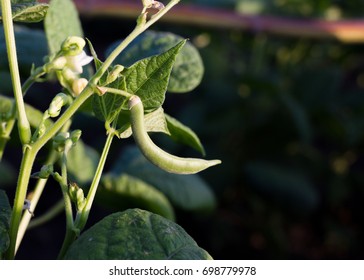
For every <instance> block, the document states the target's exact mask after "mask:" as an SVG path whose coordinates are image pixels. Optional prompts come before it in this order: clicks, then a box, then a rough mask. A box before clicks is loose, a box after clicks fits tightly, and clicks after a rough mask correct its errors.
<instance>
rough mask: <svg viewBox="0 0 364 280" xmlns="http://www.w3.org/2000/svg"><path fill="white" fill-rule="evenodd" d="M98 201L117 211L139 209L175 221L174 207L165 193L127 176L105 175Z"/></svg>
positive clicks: (98, 192)
mask: <svg viewBox="0 0 364 280" xmlns="http://www.w3.org/2000/svg"><path fill="white" fill-rule="evenodd" d="M97 201H98V202H99V203H100V204H102V205H104V206H106V207H108V208H111V209H113V210H116V211H121V210H125V209H128V208H136V207H137V208H141V209H145V210H148V211H151V212H153V213H155V214H158V215H161V216H163V217H165V218H167V219H170V220H174V211H173V208H172V205H171V203H170V202H169V200H168V199H167V198H166V196H165V195H164V194H163V193H161V192H160V191H158V190H157V189H155V188H154V187H152V186H151V185H149V184H147V183H145V182H143V181H142V180H140V179H137V178H135V177H133V176H130V175H127V174H122V175H115V174H105V175H104V176H103V177H102V182H101V185H100V186H99V188H98V189H97Z"/></svg>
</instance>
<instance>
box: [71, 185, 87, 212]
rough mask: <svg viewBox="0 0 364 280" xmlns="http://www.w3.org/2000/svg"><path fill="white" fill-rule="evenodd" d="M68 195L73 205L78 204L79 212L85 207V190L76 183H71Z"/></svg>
mask: <svg viewBox="0 0 364 280" xmlns="http://www.w3.org/2000/svg"><path fill="white" fill-rule="evenodd" d="M68 193H69V195H70V198H71V200H72V202H73V203H75V204H76V209H77V211H78V212H79V211H81V210H82V209H83V207H85V204H86V199H85V195H84V193H83V189H81V188H80V187H79V186H77V184H76V183H71V184H70V186H69V189H68Z"/></svg>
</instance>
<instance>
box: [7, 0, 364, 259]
mask: <svg viewBox="0 0 364 280" xmlns="http://www.w3.org/2000/svg"><path fill="white" fill-rule="evenodd" d="M75 3H76V5H77V6H78V8H79V11H80V14H81V20H82V25H83V28H84V32H85V36H86V37H87V38H89V39H90V40H91V42H92V43H93V45H94V47H95V49H96V50H97V52H98V54H99V55H100V57H101V58H102V54H103V53H104V51H105V50H106V49H107V47H108V46H109V45H110V44H112V43H113V42H114V41H116V40H119V39H121V38H123V37H125V36H126V35H127V34H128V33H129V32H130V31H131V29H132V28H133V26H134V23H135V16H136V14H137V12H138V11H139V10H140V3H139V1H135V0H134V1H123V0H119V1H117V0H114V1H112V0H103V1H96V0H93V1H92V0H83V1H82V0H75ZM363 14H364V2H363V1H362V0H351V1H344V0H305V1H300V0H190V1H187V0H182V1H181V3H180V4H179V5H178V6H177V7H176V8H175V9H174V10H173V11H172V12H171V13H170V14H169V15H168V16H167V17H166V18H165V19H164V20H162V21H161V22H159V23H157V24H156V25H155V26H153V27H152V30H156V31H168V32H173V33H175V34H178V35H180V36H182V37H185V38H189V39H190V42H191V43H193V44H194V45H195V46H196V47H197V48H198V50H199V51H200V54H201V56H202V59H203V62H204V66H205V75H204V78H203V81H202V83H201V84H200V86H198V87H197V88H196V89H195V90H194V91H193V92H191V93H188V94H183V95H179V94H168V95H167V100H166V105H165V110H166V112H168V113H169V114H171V115H173V116H174V117H176V118H178V119H179V120H181V121H182V122H183V123H184V124H186V125H188V126H189V127H190V128H192V129H193V130H194V131H195V132H196V133H197V134H198V135H199V137H200V138H201V141H202V143H203V145H204V147H205V149H206V154H207V158H219V159H221V160H222V162H223V164H222V165H220V166H217V167H213V168H211V169H209V170H207V171H204V172H203V173H201V176H202V177H203V178H204V179H205V180H206V182H208V184H209V185H210V186H211V188H212V189H213V191H214V193H215V194H216V198H217V201H218V205H217V208H216V210H215V211H214V212H212V213H210V214H208V215H202V214H197V215H196V214H191V213H188V212H184V211H177V223H178V224H180V225H181V226H182V227H183V228H185V229H186V231H187V232H188V233H189V234H190V235H191V236H192V237H193V238H194V239H195V240H196V241H197V243H198V244H199V245H200V246H201V247H202V248H204V249H206V250H207V251H208V252H209V253H210V254H211V255H212V256H213V257H214V258H215V259H362V258H363V257H364V254H363V252H364V250H363V249H364V246H363V245H364V244H363V242H364V228H363V220H364V203H363V202H364V176H363V168H364V157H363V156H364V145H363V144H364V48H363V42H364V19H362V17H363ZM97 135H100V139H99V138H98V137H97ZM88 137H89V140H88V142H89V143H90V142H91V143H90V144H91V145H92V144H94V145H95V146H96V147H98V145H99V147H101V145H102V142H103V140H104V132H103V125H102V124H101V123H100V124H99V127H98V126H97V125H93V127H92V133H90V134H89V135H88ZM11 148H12V146H10V149H11ZM115 149H116V150H117V151H119V150H120V147H115ZM183 149H185V148H183V147H181V151H182V152H183ZM181 151H180V152H181ZM187 153H188V151H187ZM115 154H118V153H115ZM49 203H50V204H51V202H49ZM44 207H45V208H46V206H44ZM96 212H97V211H95V213H96ZM94 215H95V217H94V219H96V220H97V219H98V218H99V217H98V216H97V214H94ZM100 217H101V214H100ZM59 219H60V220H59V221H58V222H60V223H62V221H63V220H62V219H63V217H60V218H59ZM52 223H54V224H53V226H54V225H55V224H56V223H57V220H56V221H54V222H51V223H50V227H52ZM32 234H34V235H35V234H38V237H33V239H31V238H29V240H33V241H27V240H25V241H24V242H25V243H24V244H25V247H24V252H25V250H26V248H27V247H26V246H30V247H31V246H32V244H33V245H34V247H36V248H37V249H36V250H40V251H42V250H44V252H43V251H42V252H43V253H42V252H41V257H40V258H48V257H52V256H53V255H52V254H50V253H47V250H48V249H49V247H47V248H42V247H41V245H40V244H42V240H43V241H44V240H47V239H50V240H51V239H53V238H54V239H55V236H57V235H59V238H58V239H59V242H61V241H62V235H63V233H62V232H61V233H59V231H57V230H55V229H49V230H48V231H46V232H44V233H40V232H38V233H37V231H36V230H34V231H31V232H29V236H31V235H32ZM39 236H40V237H39ZM34 240H35V241H34ZM37 240H39V244H38V243H37ZM57 242H58V241H57ZM43 243H44V242H43ZM35 245H36V246H35ZM42 246H44V245H42ZM55 246H59V244H55ZM28 254H29V253H28ZM28 257H29V255H27V254H26V253H22V251H19V258H28Z"/></svg>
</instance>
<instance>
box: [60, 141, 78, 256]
mask: <svg viewBox="0 0 364 280" xmlns="http://www.w3.org/2000/svg"><path fill="white" fill-rule="evenodd" d="M71 147H72V141H71V140H70V139H68V140H67V141H66V147H65V150H64V153H63V158H62V167H61V168H62V177H61V182H60V185H61V189H62V194H63V199H64V209H65V214H66V225H67V227H66V235H65V237H64V240H63V244H62V248H61V251H60V252H59V255H58V259H62V258H63V257H64V255H65V254H66V252H67V250H68V247H69V246H70V245H71V244H72V242H73V241H74V240H75V238H76V231H75V227H74V223H73V212H72V201H71V198H70V196H69V194H68V183H67V154H68V151H69V150H70V149H71Z"/></svg>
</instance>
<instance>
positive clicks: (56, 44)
mask: <svg viewBox="0 0 364 280" xmlns="http://www.w3.org/2000/svg"><path fill="white" fill-rule="evenodd" d="M44 28H45V31H46V34H47V39H48V46H49V50H50V53H51V54H54V53H56V52H57V51H58V50H59V49H60V48H61V44H62V42H63V41H64V40H65V39H66V38H67V37H69V36H80V37H82V36H83V31H82V27H81V23H80V19H79V17H78V12H77V10H76V7H75V5H74V4H73V1H71V0H51V1H50V3H49V9H48V12H47V16H46V18H45V20H44Z"/></svg>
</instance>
